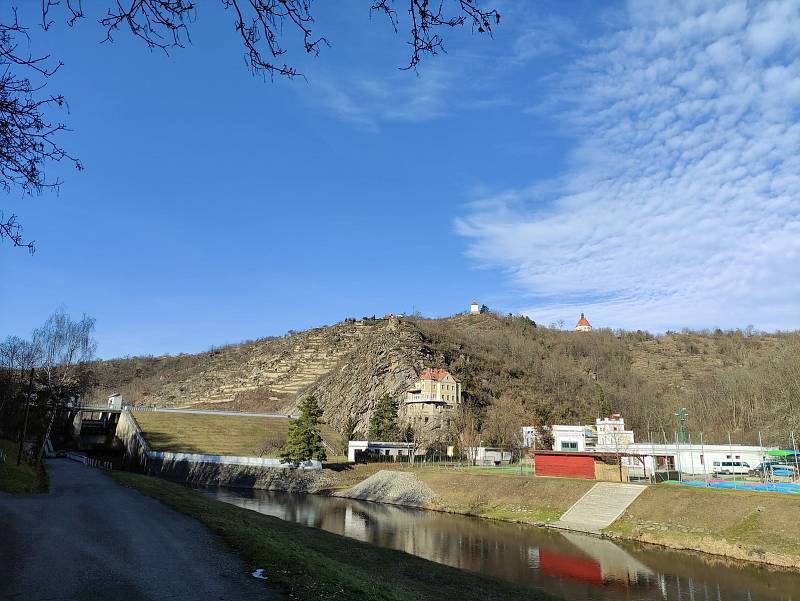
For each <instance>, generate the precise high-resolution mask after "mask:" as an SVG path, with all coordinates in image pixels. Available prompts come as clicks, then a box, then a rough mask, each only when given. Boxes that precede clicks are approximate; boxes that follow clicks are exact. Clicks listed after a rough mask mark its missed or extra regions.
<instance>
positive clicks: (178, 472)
mask: <svg viewBox="0 0 800 601" xmlns="http://www.w3.org/2000/svg"><path fill="white" fill-rule="evenodd" d="M144 471H145V473H147V474H149V475H151V476H159V477H161V478H167V479H169V480H175V481H177V482H186V483H189V484H193V485H199V486H228V487H231V488H256V489H263V490H278V491H285V492H292V493H314V492H320V491H324V490H329V489H330V488H331V487H332V486H333V485H334V484H335V481H334V479H333V478H332V475H331V473H330V472H328V471H322V470H294V469H291V470H290V469H282V468H274V467H260V466H247V465H225V464H220V463H202V462H193V461H169V460H152V459H151V460H149V461H148V464H147V468H146V470H144Z"/></svg>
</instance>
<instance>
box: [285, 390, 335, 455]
mask: <svg viewBox="0 0 800 601" xmlns="http://www.w3.org/2000/svg"><path fill="white" fill-rule="evenodd" d="M320 417H322V409H321V408H320V406H319V403H317V399H316V397H314V396H310V397H308V398H306V399H305V400H304V401H303V402H302V403H301V404H300V417H298V418H297V419H296V420H293V421H292V423H291V424H289V436H288V437H287V439H286V446H285V447H284V448H283V451H282V452H281V459H282V460H283V461H308V460H309V459H316V460H317V461H325V459H327V457H328V455H327V453H326V452H325V445H324V444H323V443H322V434H320V431H319V419H320Z"/></svg>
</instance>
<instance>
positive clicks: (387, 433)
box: [369, 394, 398, 441]
mask: <svg viewBox="0 0 800 601" xmlns="http://www.w3.org/2000/svg"><path fill="white" fill-rule="evenodd" d="M397 436H398V428H397V401H395V400H393V399H392V397H390V396H389V395H388V394H385V395H383V396H382V397H381V398H380V400H378V402H377V403H376V404H375V409H374V410H373V412H372V418H371V419H370V420H369V439H370V440H380V441H392V440H395V439H396V438H397Z"/></svg>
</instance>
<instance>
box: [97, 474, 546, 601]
mask: <svg viewBox="0 0 800 601" xmlns="http://www.w3.org/2000/svg"><path fill="white" fill-rule="evenodd" d="M110 475H111V477H113V478H114V479H115V480H117V481H118V482H120V483H121V484H123V485H125V486H129V487H131V488H135V489H136V490H138V491H139V492H141V493H143V494H146V495H148V496H150V497H153V498H155V499H157V500H159V501H161V502H162V503H165V504H166V505H168V506H170V507H172V508H174V509H176V510H178V511H180V512H182V513H185V514H187V515H189V516H191V517H193V518H195V519H197V520H199V521H200V522H201V523H203V524H204V525H206V526H207V527H208V528H210V529H211V530H212V531H214V532H215V533H217V534H218V535H220V536H221V537H222V538H223V539H224V540H225V542H226V543H228V544H229V545H230V546H231V547H232V548H233V549H234V550H235V551H236V552H237V553H238V554H239V555H240V556H241V557H242V559H243V560H244V561H245V563H246V564H247V567H248V569H256V568H264V573H265V574H266V575H267V578H268V582H269V583H271V584H273V585H277V586H278V587H279V588H281V589H282V590H284V591H285V592H286V593H287V594H288V596H290V597H291V598H294V599H309V600H310V599H315V600H316V599H321V598H324V599H342V600H344V599H363V600H366V601H373V600H374V601H379V600H380V601H406V600H408V601H411V600H415V601H424V600H428V599H430V600H436V601H441V600H442V599H459V600H460V601H471V600H475V601H493V600H498V601H499V600H501V599H503V600H505V599H523V598H524V599H530V600H534V601H535V600H537V599H541V600H544V599H549V597H547V596H545V595H544V594H543V593H541V592H539V591H535V590H533V589H529V588H523V587H519V586H515V585H512V584H508V583H505V582H502V581H499V580H494V579H490V578H484V577H482V576H478V575H476V574H473V573H470V572H464V571H461V570H457V569H455V568H450V567H447V566H443V565H440V564H437V563H434V562H430V561H427V560H424V559H421V558H418V557H414V556H413V555H408V554H406V553H403V552H400V551H395V550H391V549H383V548H380V547H374V546H372V545H368V544H366V543H362V542H359V541H355V540H352V539H348V538H344V537H341V536H338V535H335V534H331V533H329V532H325V531H323V530H318V529H315V528H308V527H305V526H302V525H299V524H294V523H291V522H284V521H282V520H279V519H277V518H274V517H271V516H266V515H262V514H259V513H255V512H253V511H249V510H246V509H242V508H240V507H235V506H233V505H228V504H226V503H222V502H219V501H215V500H213V499H209V498H208V497H205V496H203V495H201V494H200V493H197V492H195V491H193V490H190V489H187V488H184V487H182V486H178V485H176V484H173V483H170V482H166V481H164V480H159V479H157V478H151V477H147V476H140V475H137V474H130V473H126V472H112V473H110Z"/></svg>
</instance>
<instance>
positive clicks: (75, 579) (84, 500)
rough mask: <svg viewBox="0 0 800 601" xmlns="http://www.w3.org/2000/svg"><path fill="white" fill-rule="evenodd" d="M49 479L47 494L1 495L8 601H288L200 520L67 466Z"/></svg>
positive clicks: (0, 559)
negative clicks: (255, 575)
mask: <svg viewBox="0 0 800 601" xmlns="http://www.w3.org/2000/svg"><path fill="white" fill-rule="evenodd" d="M48 471H49V473H50V491H51V492H50V493H48V494H45V495H24V496H11V495H6V494H2V493H0V599H3V600H5V599H11V600H15V601H17V600H18V601H22V600H28V599H30V600H37V601H62V600H63V601H66V600H72V599H75V600H81V601H94V600H95V599H96V600H98V601H99V600H102V601H109V600H111V599H126V600H140V599H142V600H143V599H147V600H150V599H152V600H155V599H159V600H161V599H164V600H184V599H185V600H187V601H188V600H192V601H194V600H196V599H215V600H222V599H225V600H227V599H230V600H233V599H236V600H237V601H244V600H250V599H264V600H273V599H280V598H281V596H280V595H279V594H278V593H276V592H275V591H273V590H270V589H268V588H267V587H266V585H265V582H264V581H260V580H256V579H255V578H253V577H252V576H250V575H249V573H248V570H247V569H246V567H245V566H244V565H243V564H242V562H241V561H239V559H238V558H237V557H235V556H234V555H233V554H232V553H231V552H230V551H228V550H227V549H226V548H225V547H224V546H223V544H222V543H221V541H219V540H218V539H217V538H216V537H215V536H214V535H213V534H212V533H211V532H209V531H208V530H207V529H205V528H204V527H203V526H201V525H200V524H199V523H197V522H196V521H194V520H192V519H191V518H188V517H186V516H183V515H181V514H178V513H176V512H174V511H172V510H170V509H168V508H167V507H165V506H164V505H161V504H160V503H158V502H156V501H154V500H152V499H149V498H147V497H144V496H142V495H140V494H139V493H137V492H135V491H133V490H129V489H127V488H124V487H122V486H120V485H118V484H116V483H115V482H113V481H112V480H111V479H110V478H107V477H105V476H104V475H103V474H102V473H100V472H98V471H96V470H93V469H90V468H86V467H84V466H83V465H80V464H78V463H74V462H71V461H69V460H66V459H56V460H51V461H50V462H49V463H48Z"/></svg>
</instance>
